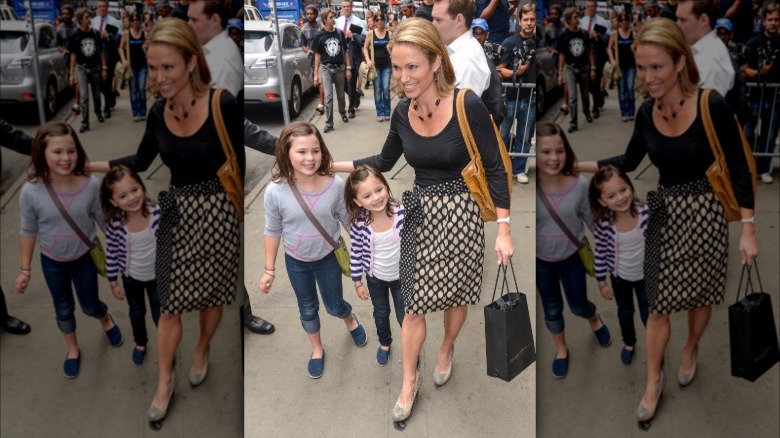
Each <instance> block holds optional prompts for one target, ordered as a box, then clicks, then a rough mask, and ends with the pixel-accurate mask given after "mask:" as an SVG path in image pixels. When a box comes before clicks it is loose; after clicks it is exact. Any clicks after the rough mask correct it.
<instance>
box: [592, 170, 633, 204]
mask: <svg viewBox="0 0 780 438" xmlns="http://www.w3.org/2000/svg"><path fill="white" fill-rule="evenodd" d="M599 192H600V196H599V204H601V205H603V206H604V207H606V208H608V209H610V210H612V211H614V212H615V213H625V212H627V211H629V210H630V209H631V207H632V206H633V204H634V192H633V191H632V190H631V186H629V185H628V183H627V182H626V181H625V180H624V179H623V178H621V177H619V176H613V177H612V178H611V179H610V180H608V181H604V182H603V183H602V184H601V187H600V188H599Z"/></svg>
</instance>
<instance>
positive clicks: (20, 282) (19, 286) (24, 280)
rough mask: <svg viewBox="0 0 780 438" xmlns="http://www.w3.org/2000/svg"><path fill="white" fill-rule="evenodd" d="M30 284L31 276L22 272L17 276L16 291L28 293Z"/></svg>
mask: <svg viewBox="0 0 780 438" xmlns="http://www.w3.org/2000/svg"><path fill="white" fill-rule="evenodd" d="M29 284H30V274H28V273H26V272H23V271H20V272H19V275H17V276H16V284H15V286H16V291H17V292H19V293H20V294H23V293H25V292H26V291H27V286H28V285H29Z"/></svg>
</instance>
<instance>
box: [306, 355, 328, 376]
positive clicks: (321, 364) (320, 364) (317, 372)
mask: <svg viewBox="0 0 780 438" xmlns="http://www.w3.org/2000/svg"><path fill="white" fill-rule="evenodd" d="M308 371H309V377H311V378H312V379H319V378H320V377H322V373H323V372H325V351H323V352H322V357H321V358H319V359H313V358H309V370H308Z"/></svg>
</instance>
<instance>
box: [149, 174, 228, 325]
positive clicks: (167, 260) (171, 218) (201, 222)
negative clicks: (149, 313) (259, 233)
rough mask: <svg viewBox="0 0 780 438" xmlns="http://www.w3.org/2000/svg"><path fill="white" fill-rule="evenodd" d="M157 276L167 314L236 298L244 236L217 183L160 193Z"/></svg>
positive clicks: (164, 311)
mask: <svg viewBox="0 0 780 438" xmlns="http://www.w3.org/2000/svg"><path fill="white" fill-rule="evenodd" d="M159 203H160V209H161V217H160V227H159V230H158V232H157V261H156V267H155V272H156V275H157V287H158V293H159V295H160V306H161V308H162V312H163V313H167V314H181V313H184V312H190V311H193V310H202V309H205V308H208V307H214V306H219V305H223V304H230V303H232V302H233V301H234V300H235V297H236V286H237V283H238V262H239V256H240V249H241V234H240V230H239V225H238V219H237V218H236V211H235V207H234V206H233V204H232V203H231V202H230V198H228V196H227V195H226V194H225V189H224V188H223V187H222V184H221V183H220V182H219V179H216V178H215V179H213V180H209V181H205V182H201V183H197V184H192V185H188V186H183V187H171V188H170V189H169V190H164V191H162V192H160V195H159Z"/></svg>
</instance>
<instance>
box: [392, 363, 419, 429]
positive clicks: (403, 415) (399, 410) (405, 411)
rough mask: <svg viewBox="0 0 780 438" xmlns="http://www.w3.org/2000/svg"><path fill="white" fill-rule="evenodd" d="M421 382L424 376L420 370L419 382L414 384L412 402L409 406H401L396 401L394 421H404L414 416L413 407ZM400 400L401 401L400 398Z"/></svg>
mask: <svg viewBox="0 0 780 438" xmlns="http://www.w3.org/2000/svg"><path fill="white" fill-rule="evenodd" d="M421 382H422V375H421V374H420V370H419V369H418V370H417V381H416V382H415V384H414V395H412V401H411V402H410V403H409V406H399V405H398V400H396V402H395V406H394V407H393V421H404V420H406V419H407V418H409V416H410V415H412V406H414V401H415V400H416V399H417V392H418V391H419V390H420V383H421ZM398 398H399V399H400V396H399V397H398Z"/></svg>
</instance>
